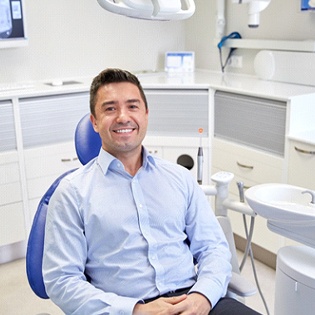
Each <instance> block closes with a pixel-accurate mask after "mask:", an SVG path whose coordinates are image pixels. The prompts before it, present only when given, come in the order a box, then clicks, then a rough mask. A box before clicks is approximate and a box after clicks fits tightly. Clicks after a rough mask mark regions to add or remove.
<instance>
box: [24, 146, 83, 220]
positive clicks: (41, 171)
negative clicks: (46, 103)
mask: <svg viewBox="0 0 315 315" xmlns="http://www.w3.org/2000/svg"><path fill="white" fill-rule="evenodd" d="M24 156H25V170H26V180H27V191H28V196H29V206H30V212H31V219H32V218H33V216H34V214H35V211H36V208H37V204H38V202H39V200H40V198H41V197H42V196H43V195H44V193H45V192H46V191H47V189H48V188H49V187H50V185H51V184H52V183H53V182H54V180H55V179H56V178H57V177H59V176H60V175H61V174H63V173H65V172H66V171H68V170H70V169H74V168H77V167H79V166H80V165H81V164H80V162H79V160H78V159H77V156H76V152H75V148H74V141H71V142H66V143H58V144H55V145H47V146H41V147H37V148H31V149H26V150H25V152H24Z"/></svg>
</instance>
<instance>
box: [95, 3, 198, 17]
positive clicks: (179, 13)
mask: <svg viewBox="0 0 315 315" xmlns="http://www.w3.org/2000/svg"><path fill="white" fill-rule="evenodd" d="M97 2H98V3H99V5H100V6H101V7H102V8H103V9H105V10H107V11H110V12H112V13H116V14H120V15H125V16H129V17H132V18H136V19H145V20H159V21H169V20H184V19H187V18H189V17H191V16H192V15H193V14H194V12H195V3H194V0H172V1H170V0H120V1H119V2H116V1H115V0H97Z"/></svg>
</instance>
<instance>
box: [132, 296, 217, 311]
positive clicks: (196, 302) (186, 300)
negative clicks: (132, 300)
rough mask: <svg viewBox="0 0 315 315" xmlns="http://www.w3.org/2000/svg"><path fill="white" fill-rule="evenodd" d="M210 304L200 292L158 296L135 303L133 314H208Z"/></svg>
mask: <svg viewBox="0 0 315 315" xmlns="http://www.w3.org/2000/svg"><path fill="white" fill-rule="evenodd" d="M210 311H211V304H210V302H209V301H208V299H207V298H205V297H204V296H203V295H202V294H199V293H192V294H189V295H186V294H184V295H181V296H176V297H170V298H159V299H157V300H155V301H153V302H150V303H148V304H137V305H136V306H135V308H134V311H133V315H151V314H152V315H153V314H154V315H164V314H165V315H178V314H182V315H208V314H209V313H210Z"/></svg>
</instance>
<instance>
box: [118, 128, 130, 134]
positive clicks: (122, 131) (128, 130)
mask: <svg viewBox="0 0 315 315" xmlns="http://www.w3.org/2000/svg"><path fill="white" fill-rule="evenodd" d="M131 131H132V129H120V130H116V132H117V133H127V132H131Z"/></svg>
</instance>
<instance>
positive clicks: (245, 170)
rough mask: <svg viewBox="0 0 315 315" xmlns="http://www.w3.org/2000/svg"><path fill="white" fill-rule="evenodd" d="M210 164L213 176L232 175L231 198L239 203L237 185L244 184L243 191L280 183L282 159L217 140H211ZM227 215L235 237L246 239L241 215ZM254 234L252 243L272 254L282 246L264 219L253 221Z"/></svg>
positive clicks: (279, 239)
mask: <svg viewBox="0 0 315 315" xmlns="http://www.w3.org/2000/svg"><path fill="white" fill-rule="evenodd" d="M212 163H213V164H212V173H213V174H214V173H215V172H218V171H222V170H223V171H229V172H232V173H234V179H233V180H232V182H231V184H230V187H229V188H230V194H231V195H230V198H233V199H235V200H239V192H238V188H237V182H243V183H244V188H245V189H246V188H249V187H251V186H254V185H257V184H261V183H270V182H276V183H278V182H281V180H282V172H283V158H281V157H278V156H274V155H272V154H268V153H265V152H262V151H257V150H255V149H252V148H249V147H246V146H244V145H239V144H235V143H233V142H230V141H226V140H222V139H218V138H214V139H213V156H212ZM228 215H229V216H230V218H231V223H232V228H233V231H234V233H236V234H238V235H240V236H242V237H243V238H246V235H245V230H244V223H243V217H242V215H241V214H240V213H237V212H234V211H229V213H228ZM254 231H255V232H254V236H253V242H254V243H255V244H257V245H259V246H262V247H263V248H265V249H268V250H269V251H271V252H273V253H276V252H277V251H278V249H279V248H280V247H281V246H282V245H283V241H282V239H281V237H279V236H278V235H276V234H274V233H273V232H271V231H269V229H268V228H267V222H266V219H264V218H262V217H260V216H257V217H256V219H255V230H254Z"/></svg>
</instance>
